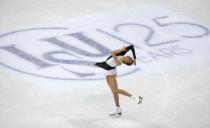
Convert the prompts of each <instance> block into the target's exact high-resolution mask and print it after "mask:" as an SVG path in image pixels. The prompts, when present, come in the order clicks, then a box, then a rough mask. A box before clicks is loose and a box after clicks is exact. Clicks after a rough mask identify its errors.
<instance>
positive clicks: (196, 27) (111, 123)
mask: <svg viewBox="0 0 210 128" xmlns="http://www.w3.org/2000/svg"><path fill="white" fill-rule="evenodd" d="M153 5H155V6H156V5H158V6H160V7H161V9H159V7H158V8H155V6H153ZM162 7H163V8H166V9H167V10H169V11H170V12H168V11H165V10H164V9H163V10H162ZM127 10H130V11H128V12H127ZM154 10H157V11H154ZM159 12H160V13H159ZM171 12H172V13H175V14H176V15H171V16H172V19H170V21H168V20H167V18H168V17H166V16H165V15H162V14H171ZM147 13H148V15H147ZM156 13H157V14H156ZM138 14H140V16H137V15H138ZM150 14H151V15H150ZM159 14H161V15H159ZM89 15H91V16H89ZM127 16H128V17H129V18H131V19H129V18H127V19H126V17H127ZM150 16H151V17H150ZM157 16H162V17H157ZM107 17H113V19H108V20H104V19H106V18H107ZM139 17H140V18H139ZM121 18H122V19H125V21H126V23H124V24H123V23H122V24H117V25H116V24H115V23H118V21H121ZM149 18H153V20H148V19H149ZM135 19H136V22H137V21H139V22H140V20H142V21H144V23H145V24H146V23H148V26H149V27H148V26H145V25H142V24H141V25H139V24H138V26H140V27H144V28H148V30H150V29H151V28H152V29H151V32H150V36H149V37H151V36H153V35H152V30H155V32H156V29H157V27H155V26H154V24H152V23H154V22H155V23H157V24H158V25H159V26H161V27H165V26H167V25H170V24H175V25H177V24H179V25H180V24H182V25H186V24H187V25H188V26H185V29H182V28H179V27H171V28H170V29H172V30H173V31H175V32H176V33H178V34H179V32H180V33H181V32H184V34H182V38H179V40H181V41H180V42H182V43H177V44H176V43H175V44H176V45H167V47H165V45H164V47H162V45H163V44H164V43H160V42H159V43H151V42H149V41H148V40H149V39H150V40H151V38H149V37H147V38H146V39H145V40H146V42H147V41H148V42H147V43H145V44H144V45H141V44H140V45H139V44H134V45H136V46H137V47H138V46H139V47H138V50H137V56H138V57H140V58H138V63H137V66H136V67H134V68H129V71H127V70H126V71H122V72H119V73H120V74H121V75H122V76H121V77H119V78H118V84H119V87H120V88H124V89H126V90H129V91H130V92H132V93H134V94H137V95H142V96H143V97H144V101H143V103H142V104H140V105H138V104H136V103H135V102H133V101H131V100H130V99H129V98H127V97H124V96H120V102H121V107H122V110H123V116H122V117H119V118H112V117H109V116H108V113H109V112H110V111H112V110H113V109H114V102H113V98H112V95H111V92H110V89H109V87H108V85H107V84H106V81H105V79H101V77H97V79H94V78H95V77H92V76H91V75H90V76H84V75H87V74H82V73H78V74H76V73H75V72H73V71H74V70H73V69H78V70H80V71H87V72H89V69H87V67H85V66H84V67H83V66H81V67H76V66H75V65H71V64H72V63H70V61H64V60H65V59H67V58H65V57H66V56H64V55H70V56H71V57H78V56H79V57H78V58H80V60H82V59H83V58H82V57H83V56H80V55H82V54H84V55H87V56H91V57H92V58H90V60H89V61H90V62H89V63H91V62H92V61H96V60H101V58H100V57H98V58H97V56H96V55H97V54H96V53H93V54H90V53H85V52H82V50H85V48H86V47H89V46H86V45H84V46H82V48H83V49H82V48H81V49H82V50H81V49H80V50H81V51H80V52H78V51H76V50H75V51H76V52H78V53H80V54H71V53H68V52H67V50H69V49H72V50H73V51H74V48H70V47H69V49H67V50H66V49H65V48H66V47H65V46H67V45H64V44H63V45H61V42H59V41H57V42H55V38H53V39H54V40H53V39H52V38H45V40H44V41H46V40H47V39H48V40H47V41H48V43H49V42H50V43H53V41H54V45H55V44H56V43H57V44H56V45H57V46H59V48H58V47H54V46H52V45H49V46H45V47H43V44H42V43H39V42H35V41H33V40H25V37H24V36H22V35H21V34H22V33H21V34H19V33H18V32H22V31H24V32H25V31H27V32H28V33H27V34H26V36H27V38H28V39H33V37H34V38H36V39H39V40H41V39H42V40H43V36H54V37H56V38H57V35H61V34H63V35H64V36H63V35H62V40H65V41H72V40H75V39H69V38H66V37H65V36H66V35H67V33H66V31H65V30H66V27H68V28H71V29H68V30H67V31H68V32H71V33H74V34H71V36H72V37H74V38H77V39H79V40H80V41H86V42H89V43H90V45H91V43H96V42H94V41H92V40H90V38H88V39H87V38H85V36H84V35H82V33H79V32H84V33H85V34H86V36H87V37H92V35H96V36H95V39H96V40H97V41H100V39H101V38H99V37H100V36H101V35H100V34H99V33H96V32H95V31H93V30H92V29H91V28H92V27H96V28H102V29H103V30H105V31H106V32H107V31H108V30H109V29H108V28H109V27H110V26H111V25H112V24H114V25H116V26H115V30H116V33H114V30H113V31H112V32H113V33H114V35H116V34H117V31H118V32H119V31H120V32H124V33H123V34H125V35H123V34H122V35H120V36H123V37H125V36H126V35H127V36H128V37H130V38H124V39H126V40H128V41H131V40H138V39H139V37H141V35H143V34H144V33H141V34H140V35H138V34H137V35H135V34H133V33H132V31H133V30H135V32H136V33H137V32H140V31H139V29H136V28H135V29H133V27H130V28H126V27H127V26H126V25H128V26H130V25H134V26H135V25H137V24H134V23H133V24H132V23H131V21H132V22H133V21H135ZM154 19H155V20H154ZM163 20H164V22H162V21H163ZM173 20H183V21H182V22H172V21H173ZM99 21H100V23H99ZM166 22H170V24H169V23H168V24H167V23H166ZM46 25H48V26H47V28H46ZM68 25H69V26H68ZM30 26H32V27H33V29H32V28H30V29H28V28H29V27H30ZM34 26H35V27H37V26H38V27H39V28H41V29H44V30H46V29H49V28H50V29H53V31H52V32H51V31H50V30H49V31H50V32H49V33H48V32H45V31H44V32H43V31H39V30H38V31H37V29H35V28H34ZM55 26H56V27H59V28H53V27H55ZM192 26H193V27H192ZM120 27H121V28H120ZM150 27H151V28H150ZM191 27H192V28H191ZM209 28H210V1H208V0H186V1H177V0H171V1H168V0H141V1H140V0H115V1H113V0H106V1H103V0H86V1H84V2H83V1H73V0H42V1H39V0H22V1H17V0H1V1H0V34H1V35H0V128H58V127H59V128H209V127H210V122H209V121H210V100H209V99H210V87H209V85H210V57H209V55H210V50H208V49H210V47H209V46H210V34H209ZM41 29H40V30H41ZM54 29H56V31H55V30H54ZM59 29H62V31H64V32H62V33H60V31H59ZM102 29H100V32H102V31H101V30H102ZM31 30H36V31H35V33H32V32H31ZM84 30H88V31H84ZM123 30H126V31H123ZM159 30H161V31H162V30H163V33H164V32H165V33H167V30H165V29H162V28H161V29H158V31H159ZM178 30H179V31H178ZM187 30H191V31H190V33H189V32H188V31H187ZM29 31H30V32H31V33H30V32H29ZM97 32H99V29H97ZM103 32H104V31H103ZM109 32H110V31H109ZM113 33H112V34H113ZM153 33H154V32H153ZM39 34H41V35H42V38H39V36H38V35H39ZM68 34H69V33H68ZM8 35H15V37H13V36H8ZM97 35H98V36H97ZM107 35H108V34H107ZM166 35H167V36H166V37H164V36H163V37H162V36H161V33H160V34H157V37H155V38H157V39H158V40H168V39H169V38H168V37H169V36H170V37H176V35H173V34H172V33H167V34H166ZM109 36H110V35H109ZM29 37H30V38H29ZM112 38H115V39H118V40H115V41H114V42H112V40H111V39H108V38H104V39H107V40H105V41H107V42H109V43H110V44H109V45H108V46H109V47H108V48H109V49H114V48H117V47H119V46H121V45H122V43H121V42H124V43H126V41H125V40H122V39H121V40H120V39H119V38H116V37H114V36H112ZM50 39H51V40H50ZM57 39H61V37H58V38H57ZM179 40H175V41H179ZM11 41H13V42H11ZM24 41H25V42H24ZM30 41H32V42H30ZM36 41H37V40H36ZM175 41H174V42H175ZM23 42H24V43H23ZM28 42H29V43H28ZM75 42H76V41H75ZM12 43H15V44H12ZM58 43H60V44H58ZM167 43H168V42H167ZM87 44H88V43H87ZM96 44H97V43H96ZM96 44H94V46H96V47H95V48H99V49H100V48H101V45H102V46H104V45H105V46H106V45H107V44H108V43H107V44H106V43H104V42H103V41H102V42H101V45H96ZM112 44H113V45H112ZM156 44H161V46H160V47H159V46H157V47H156ZM73 45H74V46H80V45H81V44H79V41H78V44H73ZM35 46H36V47H37V46H38V48H37V49H35V50H34V47H35ZM147 46H148V47H147ZM153 46H154V47H153ZM103 48H104V49H103V50H106V49H105V47H103ZM154 48H156V49H155V51H154ZM49 49H50V50H53V51H55V52H46V54H45V56H44V57H45V59H46V60H44V59H43V58H41V60H40V59H38V58H35V57H37V56H38V52H37V51H39V52H40V53H42V52H43V51H46V50H49ZM63 49H65V50H63ZM171 49H172V50H174V51H173V53H172V52H171V51H170V52H169V51H168V50H171ZM27 50H28V51H27ZM24 51H27V52H24ZM153 51H154V52H153ZM157 51H158V52H159V53H160V52H163V51H164V52H163V53H165V54H157ZM166 51H167V52H166ZM30 52H31V53H33V54H29V53H30ZM76 52H75V53H76ZM9 53H10V54H9ZM57 53H59V54H61V55H58V54H57ZM142 53H144V54H146V53H147V55H148V54H149V55H150V56H152V57H153V59H154V60H155V59H157V58H158V57H160V58H161V59H157V60H155V61H154V62H153V61H150V60H149V59H151V58H146V57H147V56H146V55H145V56H143V55H142ZM154 53H156V54H154ZM15 54H16V55H15ZM56 54H57V56H53V55H56ZM101 54H103V56H104V57H105V52H104V53H103V52H102V53H101ZM32 55H33V56H32ZM62 55H63V56H62ZM59 57H60V58H62V59H60V58H59ZM16 58H17V59H16ZM59 59H60V60H62V63H59V62H60V61H59ZM68 59H69V58H68ZM70 59H72V58H70ZM25 61H27V63H24V62H25ZM52 61H55V62H56V64H55V63H53V64H55V65H56V66H57V67H59V68H54V67H56V66H54V65H53V66H52V65H51V64H52ZM64 63H65V65H64ZM75 63H76V61H75ZM84 63H85V62H84ZM84 63H83V64H84ZM89 63H88V64H89ZM6 64H10V65H6ZM69 64H70V66H69ZM34 65H36V66H40V67H39V68H37V67H36V68H34ZM11 66H15V67H18V69H24V70H25V72H27V73H24V71H22V70H21V71H20V70H14V68H11ZM43 67H44V68H43ZM45 67H49V70H48V69H47V70H46V69H45ZM60 68H62V69H63V70H64V69H65V71H67V69H71V71H72V72H71V73H73V74H76V75H75V76H77V77H73V75H72V76H71V75H69V76H68V75H67V74H65V72H64V71H63V70H60ZM90 69H91V68H90ZM139 70H140V71H139ZM28 71H31V72H30V73H28ZM68 71H69V70H68ZM135 71H139V72H137V73H136V72H135ZM33 73H34V74H35V75H31V74H33ZM36 73H38V74H39V75H37V74H36ZM52 74H53V75H52ZM40 76H41V77H40ZM43 76H44V77H43ZM49 76H50V77H53V79H52V78H49ZM54 78H55V79H54ZM61 78H62V79H61ZM69 78H71V79H69Z"/></svg>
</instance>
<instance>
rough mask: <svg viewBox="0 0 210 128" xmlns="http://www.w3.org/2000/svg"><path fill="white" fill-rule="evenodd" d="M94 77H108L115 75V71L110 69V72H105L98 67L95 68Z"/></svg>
mask: <svg viewBox="0 0 210 128" xmlns="http://www.w3.org/2000/svg"><path fill="white" fill-rule="evenodd" d="M95 75H100V76H104V77H105V76H110V75H117V69H116V68H114V69H111V70H106V69H103V68H100V67H97V66H95Z"/></svg>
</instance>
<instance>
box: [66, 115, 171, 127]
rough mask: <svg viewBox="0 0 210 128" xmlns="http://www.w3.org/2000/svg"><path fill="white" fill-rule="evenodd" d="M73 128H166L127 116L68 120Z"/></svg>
mask: <svg viewBox="0 0 210 128" xmlns="http://www.w3.org/2000/svg"><path fill="white" fill-rule="evenodd" d="M68 122H69V123H70V124H71V125H73V126H75V128H84V127H85V128H168V127H166V126H164V125H160V124H153V123H145V122H142V121H138V120H132V119H128V118H127V117H123V116H122V117H109V116H107V117H104V118H95V119H87V118H86V119H84V120H83V119H79V120H68Z"/></svg>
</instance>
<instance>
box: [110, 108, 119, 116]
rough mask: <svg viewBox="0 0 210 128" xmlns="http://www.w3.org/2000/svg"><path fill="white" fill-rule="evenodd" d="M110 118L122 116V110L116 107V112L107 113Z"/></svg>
mask: <svg viewBox="0 0 210 128" xmlns="http://www.w3.org/2000/svg"><path fill="white" fill-rule="evenodd" d="M109 115H110V116H121V115H122V110H121V108H120V107H117V108H116V110H114V111H113V112H111V113H109Z"/></svg>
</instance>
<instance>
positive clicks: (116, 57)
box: [95, 45, 143, 116]
mask: <svg viewBox="0 0 210 128" xmlns="http://www.w3.org/2000/svg"><path fill="white" fill-rule="evenodd" d="M130 50H131V51H132V57H131V56H128V55H127V54H126V53H127V52H128V51H130ZM122 64H125V65H127V66H131V65H133V64H134V65H136V54H135V49H134V46H133V45H130V46H127V47H123V48H121V49H117V50H114V51H112V52H111V55H110V56H109V57H108V58H107V59H106V61H104V62H97V63H95V65H96V66H97V67H99V68H97V69H98V70H103V72H104V74H105V76H106V81H107V84H108V85H109V87H110V89H111V91H112V94H113V97H114V101H115V105H116V110H115V111H113V112H111V113H110V114H109V115H110V116H120V115H121V114H122V110H121V108H120V103H119V94H121V95H124V96H128V97H130V98H131V99H132V100H134V101H136V102H137V103H138V104H140V103H142V100H143V97H141V96H135V95H132V94H131V93H129V92H127V91H126V90H123V89H119V88H118V84H117V79H116V77H117V70H116V67H118V66H120V65H122ZM97 72H100V71H96V73H97Z"/></svg>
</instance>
